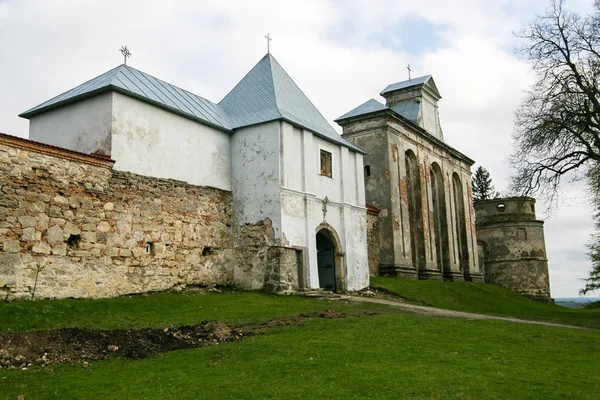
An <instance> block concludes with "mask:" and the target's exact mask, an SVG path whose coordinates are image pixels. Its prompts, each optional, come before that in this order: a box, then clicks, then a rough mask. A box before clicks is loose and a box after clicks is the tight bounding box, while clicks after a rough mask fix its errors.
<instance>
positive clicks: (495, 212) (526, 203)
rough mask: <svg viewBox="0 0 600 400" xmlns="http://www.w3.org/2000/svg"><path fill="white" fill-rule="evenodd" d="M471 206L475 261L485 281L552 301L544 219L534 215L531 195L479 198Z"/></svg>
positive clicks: (542, 299)
mask: <svg viewBox="0 0 600 400" xmlns="http://www.w3.org/2000/svg"><path fill="white" fill-rule="evenodd" d="M474 207H475V217H476V229H477V244H478V247H479V248H478V250H479V257H480V259H479V265H480V267H481V269H482V270H483V272H484V276H485V281H486V282H489V283H495V284H497V285H500V286H504V287H506V288H509V289H512V290H514V291H516V292H518V293H521V294H523V295H525V296H527V297H532V298H535V299H536V300H541V301H552V298H551V297H550V281H549V277H548V259H547V258H546V243H545V240H544V222H543V221H538V220H536V218H535V199H532V198H530V197H509V198H503V199H494V200H482V201H476V202H475V204H474Z"/></svg>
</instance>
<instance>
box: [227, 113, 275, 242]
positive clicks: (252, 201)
mask: <svg viewBox="0 0 600 400" xmlns="http://www.w3.org/2000/svg"><path fill="white" fill-rule="evenodd" d="M279 129H280V123H279V122H269V123H266V124H260V125H255V126H251V127H248V128H242V129H239V130H237V131H236V132H235V133H234V134H233V136H232V138H231V173H232V185H233V201H234V211H235V215H234V222H235V225H236V226H243V225H245V224H255V223H257V222H259V221H262V220H264V219H265V218H269V219H270V220H271V223H272V227H273V232H274V237H275V239H276V240H281V191H280V174H279V163H280V158H279V153H280V150H279Z"/></svg>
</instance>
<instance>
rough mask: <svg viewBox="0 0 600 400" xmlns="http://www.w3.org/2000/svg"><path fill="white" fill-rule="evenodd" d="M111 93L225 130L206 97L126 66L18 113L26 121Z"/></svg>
mask: <svg viewBox="0 0 600 400" xmlns="http://www.w3.org/2000/svg"><path fill="white" fill-rule="evenodd" d="M110 90H114V91H116V92H120V93H123V94H125V95H128V96H132V97H136V98H138V99H140V100H142V101H145V102H147V103H150V104H153V105H156V106H158V107H161V108H165V109H167V110H169V111H172V112H175V113H177V114H181V115H184V116H186V117H188V118H191V119H194V120H197V121H200V122H203V123H208V124H209V125H213V126H216V127H219V128H224V129H227V126H226V123H225V116H224V114H223V112H222V111H221V110H220V109H219V107H218V106H217V105H216V104H215V103H212V102H210V101H208V100H206V99H205V98H202V97H200V96H197V95H195V94H193V93H191V92H188V91H187V90H183V89H180V88H179V87H177V86H175V85H172V84H170V83H167V82H165V81H163V80H160V79H157V78H155V77H153V76H151V75H148V74H146V73H144V72H142V71H139V70H137V69H135V68H132V67H130V66H128V65H119V66H118V67H116V68H113V69H111V70H110V71H108V72H105V73H104V74H102V75H100V76H97V77H95V78H93V79H91V80H89V81H87V82H85V83H83V84H81V85H79V86H77V87H75V88H73V89H71V90H68V91H66V92H64V93H63V94H60V95H58V96H56V97H54V98H52V99H50V100H48V101H46V102H44V103H42V104H40V105H38V106H36V107H34V108H32V109H30V110H27V111H25V112H24V113H22V114H20V116H21V117H24V118H29V117H32V116H34V115H36V114H40V113H42V112H46V111H48V110H51V109H53V108H58V107H61V106H63V105H65V104H69V103H73V102H76V101H79V100H82V99H85V98H88V97H92V96H95V95H97V94H99V93H103V92H108V91H110Z"/></svg>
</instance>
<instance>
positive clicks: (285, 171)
mask: <svg viewBox="0 0 600 400" xmlns="http://www.w3.org/2000/svg"><path fill="white" fill-rule="evenodd" d="M280 148H281V173H282V180H281V181H282V190H281V231H282V238H283V239H284V240H285V244H286V245H288V246H294V247H303V248H306V250H307V254H306V260H307V265H306V266H307V275H308V282H307V284H308V286H309V287H311V288H318V287H319V286H320V285H319V278H318V277H319V272H318V265H317V251H316V234H317V228H318V227H319V225H321V224H322V223H327V224H328V225H329V226H330V227H331V228H332V229H333V230H335V232H336V233H337V234H338V236H339V239H340V241H341V246H342V251H343V252H344V253H345V256H344V270H345V272H344V275H345V276H344V280H345V285H346V287H344V288H343V289H345V290H358V289H362V288H364V287H366V286H368V284H369V281H368V279H369V273H368V257H367V239H366V234H367V231H366V210H365V202H364V196H365V195H364V176H363V171H362V169H363V165H362V164H363V163H362V155H361V154H358V153H355V152H353V151H350V150H349V149H347V148H346V147H342V146H339V145H336V144H333V143H331V142H328V141H325V140H323V139H321V138H319V137H317V136H315V135H313V133H312V132H310V131H307V130H302V129H299V128H295V127H292V126H291V125H290V124H288V123H287V122H282V129H281V146H280ZM321 149H323V150H325V151H328V152H330V153H331V154H332V177H331V178H329V177H326V176H322V175H320V174H319V172H320V151H321ZM234 198H235V189H234ZM325 198H327V203H326V207H325V209H326V212H324V211H323V208H324V201H325ZM234 208H235V207H234Z"/></svg>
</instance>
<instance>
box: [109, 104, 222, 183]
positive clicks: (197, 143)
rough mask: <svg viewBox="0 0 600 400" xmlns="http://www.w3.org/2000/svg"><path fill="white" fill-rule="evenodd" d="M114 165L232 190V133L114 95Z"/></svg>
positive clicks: (143, 172) (152, 175) (124, 169)
mask: <svg viewBox="0 0 600 400" xmlns="http://www.w3.org/2000/svg"><path fill="white" fill-rule="evenodd" d="M112 108H113V120H112V152H111V156H112V158H113V159H114V160H115V161H116V163H115V169H117V170H120V171H127V172H133V173H137V174H141V175H146V176H151V177H156V178H170V179H176V180H181V181H185V182H187V183H190V184H193V185H199V186H211V187H215V188H219V189H224V190H231V166H230V147H231V138H230V133H228V132H223V131H220V130H217V129H214V128H211V127H208V126H205V125H202V124H200V123H198V122H196V121H192V120H190V119H187V118H184V117H182V116H179V115H177V114H174V113H171V112H169V111H166V110H163V109H161V108H158V107H155V106H152V105H150V104H147V103H144V102H141V101H139V100H136V99H134V98H131V97H128V96H124V95H122V94H120V93H114V94H113V107H112Z"/></svg>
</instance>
